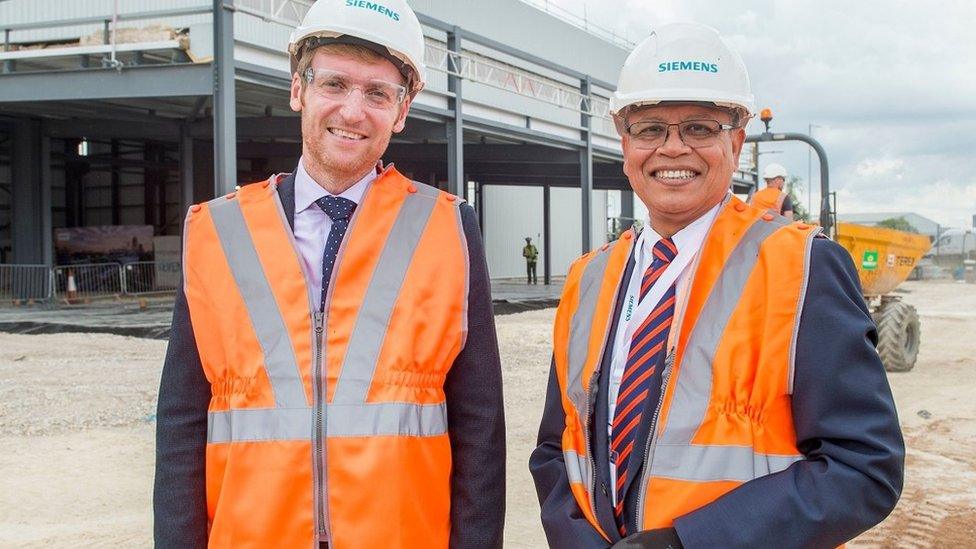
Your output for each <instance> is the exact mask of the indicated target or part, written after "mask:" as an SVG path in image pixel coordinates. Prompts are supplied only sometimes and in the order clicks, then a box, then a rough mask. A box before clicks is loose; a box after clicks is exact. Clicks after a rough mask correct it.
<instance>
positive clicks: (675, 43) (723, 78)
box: [610, 23, 756, 115]
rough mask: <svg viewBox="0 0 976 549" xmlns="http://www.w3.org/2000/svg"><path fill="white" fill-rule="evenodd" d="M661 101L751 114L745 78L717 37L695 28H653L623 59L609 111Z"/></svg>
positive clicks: (679, 25) (696, 25) (738, 63)
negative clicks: (735, 109)
mask: <svg viewBox="0 0 976 549" xmlns="http://www.w3.org/2000/svg"><path fill="white" fill-rule="evenodd" d="M662 101H703V102H708V103H713V104H715V105H717V106H719V107H738V108H741V109H744V110H745V111H746V112H747V113H748V115H752V114H753V113H754V112H755V108H756V107H755V104H754V102H755V99H754V98H753V95H752V89H751V88H750V87H749V74H748V73H747V72H746V65H745V63H743V62H742V58H741V57H740V56H739V54H738V52H736V51H735V50H733V49H732V48H731V47H730V46H729V45H728V43H726V41H725V40H724V39H723V38H722V37H721V36H719V34H718V31H717V30H715V29H713V28H712V27H709V26H707V25H702V24H700V23H670V24H667V25H663V26H661V27H658V28H657V29H655V30H654V31H652V32H651V35H650V36H648V37H647V38H646V39H644V41H643V42H641V43H640V44H638V45H637V47H636V48H635V49H634V51H632V52H631V53H630V56H628V57H627V61H625V62H624V67H623V69H622V70H621V71H620V80H619V81H618V83H617V91H616V92H614V93H613V96H612V97H611V98H610V110H611V112H613V113H614V114H620V111H622V110H623V109H624V108H625V107H629V106H632V105H634V106H637V105H654V104H657V103H660V102H662Z"/></svg>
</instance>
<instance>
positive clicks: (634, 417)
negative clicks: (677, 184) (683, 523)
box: [610, 238, 678, 535]
mask: <svg viewBox="0 0 976 549" xmlns="http://www.w3.org/2000/svg"><path fill="white" fill-rule="evenodd" d="M652 253H653V255H654V259H653V261H651V265H650V266H649V267H648V268H647V271H645V272H644V278H643V279H642V280H641V288H640V298H639V299H638V303H640V302H641V301H642V300H643V299H644V296H646V295H647V292H648V290H650V289H651V287H652V286H653V285H654V283H655V282H656V281H657V280H658V279H659V278H661V275H662V274H663V273H664V271H665V270H666V269H667V268H668V265H670V264H671V261H672V260H674V258H675V256H676V255H678V248H677V247H675V245H674V242H673V241H672V240H671V239H670V238H663V239H661V240H658V241H657V243H656V244H654V249H653V250H652ZM674 295H675V294H674V284H671V287H669V288H668V289H667V291H666V292H664V295H663V296H662V297H661V300H660V301H659V302H658V304H657V306H656V307H654V310H653V311H651V313H650V314H649V315H647V318H645V319H644V321H643V322H642V323H641V325H640V327H639V328H637V330H635V331H634V337H633V338H632V339H631V341H630V353H629V354H628V355H627V364H626V366H625V367H624V373H623V377H622V378H621V379H620V389H619V392H618V393H617V404H616V408H615V410H614V414H613V425H612V427H611V436H610V452H611V454H610V455H611V459H612V460H613V462H614V463H615V464H616V465H617V478H616V480H615V482H616V483H617V501H616V505H615V506H614V515H615V516H616V517H617V527H618V528H619V529H620V534H621V535H626V527H625V521H624V518H623V512H624V496H625V494H624V487H625V486H626V485H627V478H628V476H627V475H628V473H629V471H628V462H629V461H630V459H629V458H630V457H631V455H632V454H633V452H634V443H635V440H636V438H637V431H638V430H639V426H640V424H641V417H642V416H643V413H644V410H645V408H648V409H649V411H650V413H653V408H652V407H653V406H654V405H655V403H657V401H658V400H659V398H660V394H661V371H660V370H661V368H660V367H659V366H660V363H661V362H662V359H663V357H664V355H665V354H666V352H667V343H668V332H669V331H670V328H671V319H672V318H674ZM646 403H651V405H650V406H645V404H646Z"/></svg>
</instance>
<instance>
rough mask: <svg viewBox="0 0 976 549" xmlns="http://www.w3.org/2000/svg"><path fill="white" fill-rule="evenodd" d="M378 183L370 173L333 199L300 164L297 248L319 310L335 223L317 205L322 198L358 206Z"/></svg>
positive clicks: (297, 197)
mask: <svg viewBox="0 0 976 549" xmlns="http://www.w3.org/2000/svg"><path fill="white" fill-rule="evenodd" d="M374 179H376V170H370V171H369V173H367V174H366V175H365V176H364V177H363V178H362V179H360V180H359V181H357V182H356V184H355V185H353V186H352V187H349V188H348V189H346V190H345V191H343V192H342V194H338V195H333V194H332V193H330V192H329V191H327V190H325V189H323V188H322V187H321V186H320V185H319V184H318V183H316V182H315V180H314V179H312V176H310V175H308V172H307V171H305V164H304V159H302V160H299V162H298V169H297V170H296V171H295V244H297V245H298V251H299V253H300V254H301V256H302V262H303V263H304V265H305V275H306V276H308V278H309V280H308V281H307V282H308V285H309V288H311V289H312V292H311V293H312V300H313V302H314V305H315V307H316V310H318V308H319V307H321V305H322V304H321V303H320V302H321V301H322V292H321V291H320V290H321V289H322V256H323V255H324V254H325V241H326V240H327V239H328V238H329V231H330V230H331V229H332V219H331V218H329V216H328V215H326V213H325V212H324V211H322V208H320V207H319V206H318V204H316V203H315V201H316V200H318V199H320V198H322V197H323V196H340V197H342V198H347V199H349V200H352V201H353V202H355V203H356V204H359V203H360V202H361V201H362V199H363V194H365V193H366V189H367V188H369V185H370V184H371V183H372V182H373V180H374Z"/></svg>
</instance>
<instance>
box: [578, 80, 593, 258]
mask: <svg viewBox="0 0 976 549" xmlns="http://www.w3.org/2000/svg"><path fill="white" fill-rule="evenodd" d="M580 94H582V95H583V97H589V95H590V77H589V76H586V77H584V78H583V79H582V80H581V81H580ZM590 118H591V116H590V115H589V114H587V113H585V112H584V113H582V114H580V125H581V126H582V127H583V129H582V130H581V131H580V137H582V138H583V146H582V147H581V148H580V209H581V210H582V219H581V221H582V223H581V226H582V229H583V243H582V244H583V245H582V253H586V252H588V251H590V248H591V247H592V245H591V233H592V230H591V228H590V218H591V217H592V213H591V212H590V205H591V204H592V197H593V135H592V134H591V132H590Z"/></svg>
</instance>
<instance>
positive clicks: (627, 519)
mask: <svg viewBox="0 0 976 549" xmlns="http://www.w3.org/2000/svg"><path fill="white" fill-rule="evenodd" d="M753 109H754V107H753V96H752V91H751V89H750V85H749V77H748V75H747V73H746V68H745V64H744V63H743V61H742V59H741V57H740V56H739V54H738V53H737V52H736V51H735V50H734V49H732V48H731V47H730V46H729V44H728V42H726V41H725V40H724V39H723V38H722V37H721V36H720V35H719V34H718V32H717V31H716V30H714V29H712V28H710V27H707V26H704V25H700V24H696V23H674V24H669V25H662V26H661V27H659V28H657V29H655V30H654V31H653V32H652V33H651V35H650V37H648V38H647V39H646V40H644V41H643V42H642V43H640V44H639V45H638V46H637V48H636V49H635V50H634V51H633V52H632V53H631V54H630V56H629V57H628V58H627V61H626V63H625V64H624V67H623V69H622V71H621V74H620V80H619V84H618V87H617V90H616V92H615V93H614V94H613V97H612V98H611V110H612V112H613V116H614V120H615V122H616V125H617V129H618V131H619V133H620V136H621V141H622V146H623V154H624V172H625V173H626V175H627V177H628V179H629V180H630V185H631V187H632V188H633V190H634V192H635V193H636V194H637V196H638V197H639V198H640V199H641V201H643V202H644V205H645V206H647V210H648V213H649V222H648V225H647V227H646V228H644V229H643V230H642V231H641V232H640V233H636V232H634V231H633V229H631V230H628V231H627V232H625V233H624V234H623V235H622V236H621V238H620V239H619V240H617V241H616V242H613V243H611V244H609V245H605V246H603V247H601V248H600V249H598V250H594V251H592V252H590V253H588V254H586V255H584V256H583V257H581V258H580V259H578V260H577V261H576V262H575V263H574V264H573V265H572V267H571V268H570V272H569V274H568V275H567V277H566V282H565V285H564V289H563V295H562V299H561V301H560V304H559V308H558V310H557V312H556V320H555V327H554V331H553V333H554V342H553V361H552V374H551V376H550V382H549V390H548V394H547V398H546V405H545V410H544V412H543V419H542V424H541V426H540V428H539V440H538V447H537V448H536V450H535V451H534V452H533V454H532V457H531V458H530V462H529V467H530V469H531V471H532V474H533V476H534V478H535V484H536V490H537V492H538V495H539V502H540V505H541V508H542V524H543V527H544V528H545V532H546V536H547V537H548V540H549V544H550V545H551V546H552V547H593V548H604V547H611V546H612V547H624V548H626V547H641V548H657V547H659V548H665V547H669V548H677V547H689V548H699V547H701V548H706V547H707V548H711V547H723V548H728V547H743V548H744V547H750V548H753V547H777V548H782V547H787V548H791V547H797V548H800V547H804V548H805V547H836V546H838V545H840V544H842V543H844V542H845V541H847V540H849V539H851V538H853V537H855V536H856V535H858V534H859V533H861V532H863V531H864V530H866V529H868V528H870V527H871V526H873V525H875V524H876V523H878V522H880V521H881V520H882V519H883V518H884V517H885V516H886V515H887V514H888V513H889V512H890V511H891V509H892V508H894V506H895V502H896V501H897V500H898V497H899V494H900V491H901V488H902V475H903V466H904V443H903V440H902V436H901V431H900V429H899V426H898V418H897V416H896V414H895V406H894V402H893V401H892V397H891V391H890V389H889V387H888V382H887V378H886V377H885V372H884V367H883V366H882V364H881V361H880V359H879V358H878V354H877V352H875V350H874V342H875V341H876V340H877V332H876V328H875V325H874V323H873V322H872V320H871V316H870V314H869V313H868V310H867V308H866V306H865V303H864V300H863V298H862V297H861V288H860V286H859V283H858V277H857V272H856V271H855V269H854V265H853V264H852V262H851V258H850V255H848V254H847V252H846V251H845V250H844V249H843V248H841V247H840V246H838V245H837V244H835V243H834V242H832V241H830V240H828V239H826V238H823V237H822V236H821V235H820V231H819V229H817V228H815V227H812V226H809V225H804V224H799V223H789V222H788V221H787V220H785V219H783V218H782V217H780V216H777V215H774V214H772V213H769V212H767V211H766V210H764V209H761V208H755V207H752V206H749V205H748V204H746V203H744V202H742V201H740V200H739V199H738V198H736V197H735V196H733V195H732V194H731V192H730V185H731V181H732V174H733V173H734V171H735V169H736V167H737V166H738V161H739V152H740V150H741V148H742V144H743V142H744V140H745V131H744V126H745V124H746V122H747V121H748V120H749V118H750V117H751V116H752V114H753ZM814 271H815V272H816V276H811V273H812V272H814Z"/></svg>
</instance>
